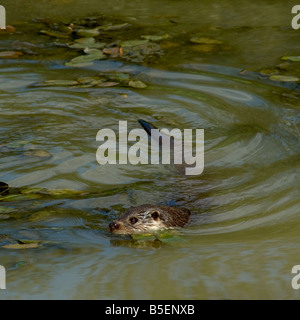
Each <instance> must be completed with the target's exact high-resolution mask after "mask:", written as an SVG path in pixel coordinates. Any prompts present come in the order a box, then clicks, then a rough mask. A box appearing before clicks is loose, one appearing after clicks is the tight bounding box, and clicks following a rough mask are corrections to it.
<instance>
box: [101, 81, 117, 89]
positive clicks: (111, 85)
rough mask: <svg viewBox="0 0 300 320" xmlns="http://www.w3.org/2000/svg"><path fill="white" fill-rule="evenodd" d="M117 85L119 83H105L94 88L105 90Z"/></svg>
mask: <svg viewBox="0 0 300 320" xmlns="http://www.w3.org/2000/svg"><path fill="white" fill-rule="evenodd" d="M118 84H119V82H113V81H106V82H102V83H99V84H97V85H96V87H99V88H106V87H115V86H117V85H118Z"/></svg>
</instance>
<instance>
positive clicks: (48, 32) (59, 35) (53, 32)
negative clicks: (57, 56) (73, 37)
mask: <svg viewBox="0 0 300 320" xmlns="http://www.w3.org/2000/svg"><path fill="white" fill-rule="evenodd" d="M40 33H43V34H46V35H47V36H50V37H55V38H69V36H70V35H69V34H68V33H63V32H60V31H56V30H41V31H40Z"/></svg>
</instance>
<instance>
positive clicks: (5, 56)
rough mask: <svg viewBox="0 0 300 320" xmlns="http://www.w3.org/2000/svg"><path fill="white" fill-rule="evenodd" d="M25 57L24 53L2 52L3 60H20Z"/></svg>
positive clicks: (0, 54)
mask: <svg viewBox="0 0 300 320" xmlns="http://www.w3.org/2000/svg"><path fill="white" fill-rule="evenodd" d="M22 55H23V52H20V51H1V52H0V58H1V59H15V58H19V57H20V56H22Z"/></svg>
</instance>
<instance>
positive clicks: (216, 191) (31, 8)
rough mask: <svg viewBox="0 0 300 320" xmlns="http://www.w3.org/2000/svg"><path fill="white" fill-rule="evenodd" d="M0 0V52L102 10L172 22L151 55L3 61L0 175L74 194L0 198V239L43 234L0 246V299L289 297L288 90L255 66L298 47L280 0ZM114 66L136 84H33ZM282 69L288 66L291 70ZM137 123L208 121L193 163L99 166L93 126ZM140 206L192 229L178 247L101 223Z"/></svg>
mask: <svg viewBox="0 0 300 320" xmlns="http://www.w3.org/2000/svg"><path fill="white" fill-rule="evenodd" d="M4 2H5V1H4ZM3 4H4V5H5V7H6V9H7V15H8V22H9V23H10V24H12V25H15V26H16V27H17V30H18V32H16V33H15V34H12V35H9V36H3V35H1V48H2V50H1V51H3V50H7V48H9V47H10V46H11V45H12V43H15V42H16V41H17V40H19V41H23V42H25V41H26V42H30V43H33V44H36V45H37V44H38V45H42V44H45V45H47V44H48V45H49V42H50V40H49V38H47V37H45V36H41V35H40V34H39V32H38V31H39V29H38V28H39V27H40V25H39V24H38V23H36V22H35V24H34V22H32V19H37V18H40V17H44V18H45V17H47V18H51V19H54V20H55V19H56V20H57V21H62V19H65V20H67V21H70V20H72V19H77V18H84V17H91V16H97V15H102V14H104V15H107V16H111V17H113V18H114V19H119V20H124V21H131V23H133V24H134V25H135V26H140V28H146V29H144V30H145V31H147V32H148V33H151V34H155V33H157V32H158V31H160V30H162V31H163V32H167V33H169V34H171V35H172V37H173V40H174V41H173V40H172V41H173V45H174V43H175V44H176V43H177V44H178V45H177V46H175V45H174V47H173V49H172V48H170V47H169V48H168V49H165V54H164V55H163V56H161V57H160V58H158V59H157V60H156V61H152V62H149V63H131V62H128V61H122V60H120V59H107V60H102V61H96V62H95V63H93V65H92V66H87V67H82V68H68V67H66V66H65V65H64V63H65V62H66V61H69V60H70V59H71V58H72V57H74V56H75V55H74V53H72V52H70V50H69V51H68V50H67V49H66V48H54V47H51V46H50V47H51V49H49V51H47V50H44V51H43V53H41V52H40V51H39V54H38V55H36V56H35V55H31V54H28V55H26V54H25V55H24V56H22V57H21V58H19V59H1V60H0V100H1V106H0V108H1V117H0V130H1V138H0V145H1V159H0V181H5V182H7V183H8V184H9V185H10V186H11V187H13V188H21V189H22V188H28V187H43V188H48V189H73V190H81V191H84V193H83V194H82V195H66V196H60V197H52V196H42V197H39V198H36V199H27V200H19V201H13V200H12V201H5V202H1V208H2V210H3V213H1V216H0V217H2V219H1V220H0V226H1V234H7V235H9V236H10V237H12V238H13V239H23V240H32V241H34V240H36V241H42V246H40V247H38V248H32V249H23V250H16V249H5V248H1V249H0V264H1V265H3V266H5V267H6V271H7V289H6V290H5V291H4V290H1V292H0V296H1V299H34V298H38V299H298V297H299V293H298V292H297V290H294V289H293V288H292V287H291V280H292V274H291V269H292V267H293V266H294V265H296V264H300V260H299V246H298V243H299V241H300V236H299V234H300V233H299V231H300V221H299V204H300V203H299V189H300V188H299V187H300V185H299V168H300V158H299V154H300V148H299V142H300V141H299V140H300V138H299V136H300V134H299V133H300V132H299V130H300V128H299V120H300V117H299V85H298V84H297V83H283V82H274V81H271V80H269V79H268V76H264V75H261V74H260V73H259V72H260V71H261V70H263V69H270V68H275V67H276V65H279V64H280V63H282V61H281V60H280V57H281V56H283V55H287V54H288V55H296V54H299V45H298V42H297V39H298V36H299V35H298V33H297V31H295V30H292V29H291V28H290V20H291V16H290V10H291V5H290V4H289V2H283V1H276V2H275V3H273V2H272V3H270V2H269V1H260V2H257V3H256V4H255V5H254V3H253V2H251V4H250V2H249V3H247V2H245V3H243V5H241V4H240V2H236V3H235V2H232V1H230V2H229V1H227V2H224V1H222V2H221V1H213V2H211V1H204V2H203V1H201V3H198V2H197V1H188V2H187V3H185V5H184V7H185V10H184V12H183V11H182V9H183V4H182V2H174V1H163V2H161V1H160V2H159V6H158V5H157V2H156V1H142V2H141V1H138V2H136V1H133V2H132V1H131V2H130V3H129V2H125V1H124V2H123V3H121V4H120V2H119V1H118V2H117V1H116V2H113V1H110V2H109V6H108V4H107V3H106V2H105V1H100V2H99V1H92V0H90V1H88V2H87V1H52V2H51V4H50V3H48V2H47V3H46V2H43V3H42V4H39V5H37V4H35V3H34V2H33V1H27V2H26V6H25V5H22V4H20V3H19V2H16V1H10V2H9V3H7V4H6V3H3ZM237 4H238V5H237ZM18 9H20V10H18ZM21 9H22V10H21ZM71 9H72V10H71ZM21 11H22V12H23V14H20V13H19V12H21ZM249 12H251V14H249ZM270 17H272V19H270ZM170 20H172V21H171V22H170ZM33 25H36V28H37V32H36V33H32V28H33ZM21 26H23V28H24V30H23V29H22V28H21ZM29 30H30V32H29ZM199 34H200V35H203V36H207V37H211V38H216V39H219V40H221V41H223V42H224V46H223V47H222V48H218V49H217V50H215V51H208V52H203V50H202V49H203V48H202V49H201V48H199V47H197V46H196V47H195V46H192V45H191V44H190V43H189V41H188V40H189V39H190V38H191V37H192V36H194V35H199ZM296 37H297V39H296ZM171 39H172V38H171ZM16 50H17V49H16ZM113 72H126V73H128V74H129V75H130V76H135V77H137V78H138V79H140V80H142V81H144V82H145V83H146V84H147V88H145V89H135V88H130V87H119V86H117V87H111V88H78V87H65V86H60V87H40V86H36V83H41V82H43V81H45V80H51V79H76V78H78V77H80V76H81V77H82V76H96V75H99V74H105V73H113ZM280 72H283V73H284V72H285V74H291V75H297V74H298V75H299V66H298V64H297V63H294V64H292V65H290V66H289V67H288V69H287V71H280ZM138 119H145V120H147V121H149V122H152V123H153V124H155V126H157V127H159V128H161V127H168V128H170V129H172V128H179V129H181V130H183V129H184V128H195V129H196V128H201V129H204V130H205V169H204V173H203V174H202V175H201V176H190V177H187V176H182V175H178V174H176V172H174V171H173V170H172V169H171V168H169V167H168V166H160V165H159V166H157V165H138V166H134V165H130V164H128V165H107V166H100V165H99V164H98V163H97V161H96V151H97V148H98V146H99V143H98V142H96V134H97V132H98V130H99V129H102V128H111V129H113V130H115V131H117V130H118V124H119V121H120V120H127V121H128V128H129V130H131V129H135V128H139V124H138V122H137V121H138ZM30 150H31V151H32V150H43V151H47V152H49V154H50V156H49V157H36V156H30V153H28V151H30ZM26 152H27V153H26ZM143 203H159V204H177V205H181V206H186V207H188V208H189V209H190V210H191V211H192V213H193V216H192V223H191V224H190V226H188V227H186V228H184V229H182V230H180V231H179V234H180V236H181V237H182V239H183V241H182V242H179V243H172V242H171V243H162V244H161V245H160V246H159V247H154V246H152V245H148V246H147V245H145V246H143V245H140V246H134V245H132V243H131V242H130V241H128V240H127V239H123V238H119V237H115V236H112V235H110V234H109V233H108V232H107V231H106V226H107V224H108V223H109V221H111V220H112V219H114V218H115V217H117V216H118V215H119V214H120V213H121V212H123V211H124V210H126V209H127V208H129V207H130V206H136V205H140V204H143ZM3 208H6V209H5V210H6V211H5V212H4V209H3Z"/></svg>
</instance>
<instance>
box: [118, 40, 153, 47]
mask: <svg viewBox="0 0 300 320" xmlns="http://www.w3.org/2000/svg"><path fill="white" fill-rule="evenodd" d="M147 42H149V40H146V39H144V40H139V39H138V40H127V41H122V42H121V43H120V45H121V47H136V46H140V45H142V44H145V43H147Z"/></svg>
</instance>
